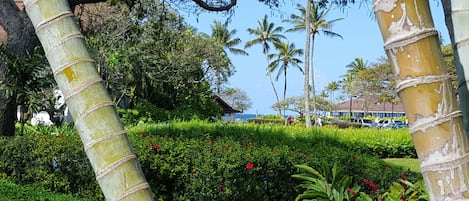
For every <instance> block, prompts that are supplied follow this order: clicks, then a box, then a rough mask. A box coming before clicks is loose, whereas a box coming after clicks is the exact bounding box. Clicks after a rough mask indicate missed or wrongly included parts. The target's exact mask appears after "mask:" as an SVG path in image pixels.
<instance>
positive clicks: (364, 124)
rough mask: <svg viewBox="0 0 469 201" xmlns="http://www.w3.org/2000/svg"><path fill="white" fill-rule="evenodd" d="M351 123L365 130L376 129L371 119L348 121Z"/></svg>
mask: <svg viewBox="0 0 469 201" xmlns="http://www.w3.org/2000/svg"><path fill="white" fill-rule="evenodd" d="M350 121H351V122H352V123H359V124H361V125H362V127H366V128H374V127H376V123H375V122H374V121H372V120H371V119H350Z"/></svg>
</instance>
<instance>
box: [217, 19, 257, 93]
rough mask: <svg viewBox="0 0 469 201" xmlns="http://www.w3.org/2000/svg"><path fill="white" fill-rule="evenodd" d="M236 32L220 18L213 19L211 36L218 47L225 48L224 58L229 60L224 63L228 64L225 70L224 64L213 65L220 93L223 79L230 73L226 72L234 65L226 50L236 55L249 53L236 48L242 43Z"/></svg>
mask: <svg viewBox="0 0 469 201" xmlns="http://www.w3.org/2000/svg"><path fill="white" fill-rule="evenodd" d="M236 32H237V31H236V29H233V30H231V31H230V30H228V28H227V27H226V26H225V25H224V24H222V23H221V22H220V21H218V20H215V21H213V24H212V34H211V38H212V40H214V41H215V44H216V45H217V47H218V48H221V49H223V51H222V53H223V54H224V55H223V58H225V59H226V60H227V61H226V62H223V63H224V64H225V65H228V66H225V68H228V69H225V70H223V68H224V67H223V66H213V67H214V68H215V72H216V77H217V83H216V85H217V86H216V91H217V93H218V94H219V93H220V92H221V84H222V82H223V80H226V79H227V77H228V75H227V74H226V73H224V72H230V70H229V68H230V66H232V65H233V64H232V63H231V60H230V59H229V57H228V53H227V52H226V50H228V51H229V52H230V53H232V54H235V55H249V54H248V53H247V52H246V51H245V50H243V49H239V48H236V46H237V45H239V44H240V43H241V39H239V38H238V37H235V35H236ZM227 70H228V71H227Z"/></svg>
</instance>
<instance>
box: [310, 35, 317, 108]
mask: <svg viewBox="0 0 469 201" xmlns="http://www.w3.org/2000/svg"><path fill="white" fill-rule="evenodd" d="M313 60H314V34H312V36H311V58H310V61H311V67H310V70H311V93H312V94H313V100H312V102H313V103H312V104H313V116H314V117H316V115H317V113H316V86H315V85H314V66H313Z"/></svg>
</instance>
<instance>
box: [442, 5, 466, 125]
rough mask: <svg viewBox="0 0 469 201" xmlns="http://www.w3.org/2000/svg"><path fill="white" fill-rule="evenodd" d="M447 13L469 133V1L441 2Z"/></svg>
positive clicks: (459, 89)
mask: <svg viewBox="0 0 469 201" xmlns="http://www.w3.org/2000/svg"><path fill="white" fill-rule="evenodd" d="M441 2H442V4H443V8H444V13H445V20H446V27H447V28H448V32H449V35H450V38H451V44H452V46H453V55H454V65H455V66H456V73H457V74H458V95H459V101H460V102H459V103H460V104H459V105H460V107H461V111H462V112H463V123H464V128H465V130H466V133H469V105H468V102H467V101H468V100H469V89H468V80H469V57H467V55H469V32H468V30H467V23H468V21H469V1H455V0H441Z"/></svg>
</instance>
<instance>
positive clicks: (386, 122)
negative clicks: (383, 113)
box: [376, 119, 392, 128]
mask: <svg viewBox="0 0 469 201" xmlns="http://www.w3.org/2000/svg"><path fill="white" fill-rule="evenodd" d="M391 123H392V122H391V120H389V119H381V120H379V121H378V124H377V126H376V127H378V128H383V127H388V126H389V125H390V124H391Z"/></svg>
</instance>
